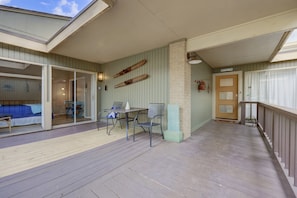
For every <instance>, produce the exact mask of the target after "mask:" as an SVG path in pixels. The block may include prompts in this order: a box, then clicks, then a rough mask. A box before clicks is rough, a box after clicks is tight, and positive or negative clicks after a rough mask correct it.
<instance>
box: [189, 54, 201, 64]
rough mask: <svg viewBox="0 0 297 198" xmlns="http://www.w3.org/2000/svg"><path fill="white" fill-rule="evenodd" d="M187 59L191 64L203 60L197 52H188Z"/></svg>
mask: <svg viewBox="0 0 297 198" xmlns="http://www.w3.org/2000/svg"><path fill="white" fill-rule="evenodd" d="M187 60H188V63H189V64H191V65H194V64H199V63H201V62H202V60H201V58H200V57H199V56H198V54H197V53H196V52H188V53H187Z"/></svg>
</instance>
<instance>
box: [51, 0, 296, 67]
mask: <svg viewBox="0 0 297 198" xmlns="http://www.w3.org/2000/svg"><path fill="white" fill-rule="evenodd" d="M296 8H297V1H296V0H261V1H259V0H248V1H246V0H220V1H217V0H183V1H181V0H117V1H115V2H114V5H113V7H112V8H111V9H110V10H108V11H107V12H106V13H104V14H102V15H100V16H98V17H96V18H95V19H93V20H92V21H90V22H88V23H87V24H85V25H84V26H82V27H81V28H80V29H79V30H78V31H76V32H75V33H74V34H72V35H71V36H69V37H68V38H66V39H65V40H64V41H62V42H61V43H60V44H58V45H57V46H56V47H55V48H54V49H53V50H52V51H51V52H53V53H57V54H61V55H65V56H70V57H75V58H79V59H83V60H87V61H91V62H96V63H106V62H110V61H113V60H117V59H120V58H123V57H127V56H131V55H134V54H138V53H141V52H144V51H147V50H151V49H154V48H158V47H163V46H166V45H168V44H170V43H172V42H174V41H177V40H180V39H191V38H194V37H199V36H203V35H208V34H211V33H213V32H218V31H222V30H224V29H226V28H230V27H234V26H239V25H240V24H248V23H250V22H251V21H255V20H258V19H265V17H268V16H272V15H276V14H279V13H283V12H286V11H288V10H292V9H296ZM271 26H273V24H271ZM253 31H255V32H256V31H257V30H256V29H255V30H251V32H253ZM284 32H285V30H280V31H276V32H270V33H267V34H263V35H258V34H255V35H254V36H253V35H252V34H250V35H251V36H250V38H245V39H243V40H239V41H238V40H236V41H234V42H230V39H229V41H228V42H227V43H224V44H223V45H222V44H220V45H218V46H213V47H209V48H205V49H199V47H197V49H199V50H197V53H198V54H199V55H200V56H201V57H202V59H203V60H204V61H205V62H207V63H208V64H209V65H210V66H212V67H223V66H231V65H238V64H245V63H252V62H262V61H268V60H269V58H270V56H271V55H272V53H273V52H274V50H275V48H276V46H277V45H278V43H279V41H280V38H281V37H282V34H283V33H284ZM218 39H221V38H218Z"/></svg>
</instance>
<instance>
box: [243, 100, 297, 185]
mask: <svg viewBox="0 0 297 198" xmlns="http://www.w3.org/2000/svg"><path fill="white" fill-rule="evenodd" d="M251 103H253V104H256V105H257V108H256V109H257V116H256V123H257V126H258V129H259V131H260V133H261V134H262V135H263V137H265V138H266V140H267V141H268V143H269V145H270V148H271V150H272V151H273V153H274V155H275V157H276V158H277V159H278V160H279V162H280V163H281V165H282V166H283V169H284V171H285V172H286V173H287V176H289V177H291V178H293V184H292V185H294V186H297V111H296V110H290V109H286V108H282V107H278V106H273V105H268V104H264V103H261V102H242V103H241V108H242V110H243V112H242V114H241V116H242V117H241V120H242V122H241V123H242V124H245V123H246V121H245V120H246V114H245V110H246V109H247V108H246V105H247V104H251Z"/></svg>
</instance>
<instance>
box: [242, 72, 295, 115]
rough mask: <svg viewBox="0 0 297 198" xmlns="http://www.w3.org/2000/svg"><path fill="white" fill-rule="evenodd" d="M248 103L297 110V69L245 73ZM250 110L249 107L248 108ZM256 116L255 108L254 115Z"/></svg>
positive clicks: (245, 98)
mask: <svg viewBox="0 0 297 198" xmlns="http://www.w3.org/2000/svg"><path fill="white" fill-rule="evenodd" d="M244 91H245V92H244V93H245V97H244V100H246V101H260V102H265V103H270V104H274V105H278V106H283V107H287V108H291V109H297V68H290V69H279V70H269V71H253V72H246V73H245V88H244ZM248 108H249V107H248ZM246 111H247V115H246V116H247V117H248V116H252V117H254V116H255V113H254V111H255V110H254V108H253V110H252V112H253V113H252V115H249V113H250V110H248V109H247V110H246Z"/></svg>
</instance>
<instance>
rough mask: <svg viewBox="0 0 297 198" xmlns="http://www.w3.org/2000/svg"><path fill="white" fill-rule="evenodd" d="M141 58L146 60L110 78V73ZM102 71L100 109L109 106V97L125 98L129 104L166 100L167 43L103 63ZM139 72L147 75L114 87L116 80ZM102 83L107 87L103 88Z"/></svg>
mask: <svg viewBox="0 0 297 198" xmlns="http://www.w3.org/2000/svg"><path fill="white" fill-rule="evenodd" d="M143 59H147V63H146V64H145V65H143V66H142V67H140V68H138V69H136V70H134V71H131V72H129V73H127V74H125V75H123V76H119V77H117V78H113V75H114V74H116V73H118V72H120V71H121V70H123V69H125V68H127V67H129V66H131V65H133V64H135V63H137V62H139V61H141V60H143ZM102 71H103V72H104V81H103V82H102V83H100V86H101V87H102V89H101V92H100V93H101V101H100V106H101V107H102V108H103V109H104V108H109V107H111V105H112V103H113V101H123V102H126V101H129V104H130V106H132V107H147V106H148V103H150V102H164V103H166V104H167V102H168V86H169V85H168V47H163V48H158V49H155V50H151V51H148V52H144V53H140V54H137V55H134V56H131V57H127V58H123V59H120V60H117V61H113V62H111V63H107V64H103V65H102ZM142 74H148V75H149V78H148V79H146V80H143V81H140V82H137V83H134V84H131V85H128V86H125V87H120V88H114V86H115V85H116V84H118V83H121V82H123V81H126V80H128V79H131V78H133V77H136V76H139V75H142ZM105 86H106V87H107V91H105V90H104V87H105Z"/></svg>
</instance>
